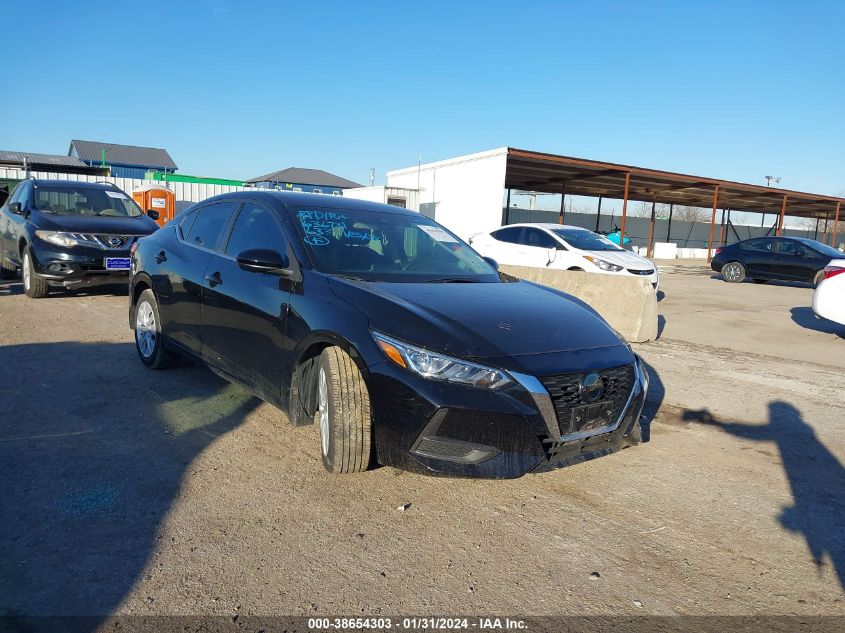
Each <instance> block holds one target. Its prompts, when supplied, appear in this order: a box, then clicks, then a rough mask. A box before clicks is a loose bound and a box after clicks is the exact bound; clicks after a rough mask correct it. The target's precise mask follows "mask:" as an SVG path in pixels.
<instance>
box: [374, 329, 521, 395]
mask: <svg viewBox="0 0 845 633" xmlns="http://www.w3.org/2000/svg"><path fill="white" fill-rule="evenodd" d="M372 335H373V339H375V341H376V343H377V344H378V346H379V347H380V348H381V350H382V351H383V352H384V355H385V356H387V357H388V358H389V359H390V360H391V361H392V362H394V363H395V364H397V365H399V366H400V367H402V368H404V369H407V370H409V371H412V372H414V373H415V374H417V375H418V376H422V377H423V378H428V379H430V380H443V381H446V382H455V383H460V384H462V385H470V386H471V387H479V388H481V389H491V390H492V389H498V388H499V387H504V386H505V385H508V384H510V383H512V382H513V380H512V379H511V377H510V376H508V375H507V374H506V373H505V372H503V371H501V370H500V369H495V368H493V367H487V366H485V365H478V364H476V363H470V362H469V361H465V360H462V359H460V358H453V357H451V356H446V355H445V354H440V353H439V352H432V351H429V350H427V349H423V348H422V347H417V346H415V345H410V344H408V343H403V342H402V341H397V340H396V339H394V338H391V337H389V336H385V335H384V334H381V333H379V332H372Z"/></svg>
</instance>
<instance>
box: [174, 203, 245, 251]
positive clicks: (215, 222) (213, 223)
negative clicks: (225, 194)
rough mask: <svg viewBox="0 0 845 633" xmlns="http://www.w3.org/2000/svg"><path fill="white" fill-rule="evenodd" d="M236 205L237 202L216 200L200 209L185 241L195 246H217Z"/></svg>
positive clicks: (211, 247)
mask: <svg viewBox="0 0 845 633" xmlns="http://www.w3.org/2000/svg"><path fill="white" fill-rule="evenodd" d="M235 206H237V205H236V203H235V202H216V203H214V204H209V205H208V206H205V207H203V208H202V209H200V210H199V212H198V214H197V219H196V220H194V223H193V225H191V228H190V229H188V231H187V235H185V241H187V242H188V243H189V244H193V245H194V246H202V247H203V248H210V249H213V248H215V247H216V246H217V243H218V242H219V241H220V236H221V235H222V234H223V231H224V230H225V229H226V225H227V224H229V218H230V217H231V215H232V211H234V210H235ZM186 219H188V218H186ZM189 221H190V220H189Z"/></svg>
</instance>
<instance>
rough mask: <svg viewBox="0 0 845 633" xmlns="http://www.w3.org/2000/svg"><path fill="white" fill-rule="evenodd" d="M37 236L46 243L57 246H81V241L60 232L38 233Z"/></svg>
mask: <svg viewBox="0 0 845 633" xmlns="http://www.w3.org/2000/svg"><path fill="white" fill-rule="evenodd" d="M35 235H36V236H37V237H38V238H40V239H42V240H44V241H45V242H50V243H51V244H56V245H57V246H76V245H77V244H79V241H78V240H77V239H76V238H74V237H73V236H72V235H71V234H70V233H60V232H58V231H36V232H35Z"/></svg>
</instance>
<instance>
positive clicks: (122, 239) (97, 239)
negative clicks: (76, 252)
mask: <svg viewBox="0 0 845 633" xmlns="http://www.w3.org/2000/svg"><path fill="white" fill-rule="evenodd" d="M71 235H72V236H73V237H75V238H76V239H77V240H80V241H82V242H87V243H88V244H89V245H91V246H98V247H99V248H102V249H104V250H115V251H119V250H125V249H126V247H127V246H129V244H131V243H132V240H134V239H135V238H136V237H141V236H140V235H112V234H109V233H71Z"/></svg>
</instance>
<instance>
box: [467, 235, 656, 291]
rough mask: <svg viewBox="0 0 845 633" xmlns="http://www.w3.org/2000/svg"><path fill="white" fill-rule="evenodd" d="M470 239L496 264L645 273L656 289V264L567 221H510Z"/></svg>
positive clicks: (590, 271) (611, 273) (623, 273)
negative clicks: (511, 222) (552, 222)
mask: <svg viewBox="0 0 845 633" xmlns="http://www.w3.org/2000/svg"><path fill="white" fill-rule="evenodd" d="M469 243H470V244H471V245H472V247H473V248H474V249H475V250H476V251H478V253H480V254H481V255H482V256H484V257H492V258H493V259H495V260H496V263H498V264H506V265H511V266H529V267H531V268H552V269H555V270H583V271H585V272H589V273H605V274H608V275H636V276H638V277H646V278H647V279H648V280H649V281H650V282H651V285H652V286H654V289H655V290H657V287H658V284H659V278H658V273H657V267H656V266H655V265H654V263H653V262H651V261H649V260H647V259H646V258H645V257H642V256H640V255H637V254H636V253H632V252H630V251H626V250H625V249H624V248H620V247H619V246H618V245H617V244H614V243H613V242H611V241H610V240H609V239H607V238H606V237H604V236H603V235H599V234H598V233H593V232H592V231H589V230H587V229H582V228H581V227H578V226H568V225H566V224H509V225H508V226H503V227H502V228H500V229H496V230H495V231H492V232H490V233H476V234H475V235H473V236H471V237H470V238H469Z"/></svg>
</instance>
